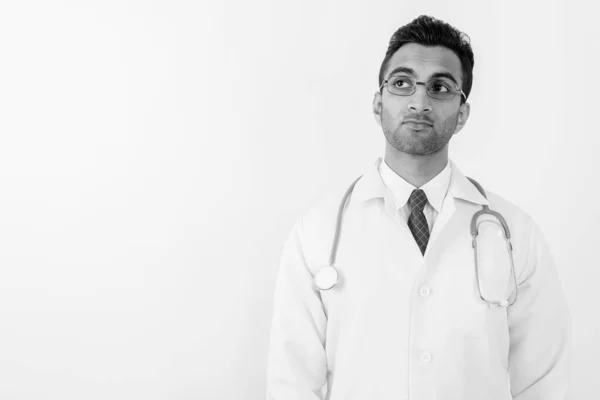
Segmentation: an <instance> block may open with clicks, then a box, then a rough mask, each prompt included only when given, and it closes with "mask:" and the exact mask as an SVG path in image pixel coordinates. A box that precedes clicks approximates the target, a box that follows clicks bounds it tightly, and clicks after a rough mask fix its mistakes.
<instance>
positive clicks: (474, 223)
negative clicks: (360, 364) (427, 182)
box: [314, 175, 517, 307]
mask: <svg viewBox="0 0 600 400" xmlns="http://www.w3.org/2000/svg"><path fill="white" fill-rule="evenodd" d="M360 178H362V175H361V176H359V177H358V178H357V179H356V180H355V181H354V182H352V184H351V185H350V186H349V187H348V189H347V190H346V193H345V194H344V197H343V199H342V201H341V203H340V206H339V209H338V215H337V221H336V225H335V234H334V236H333V243H332V246H331V252H330V253H329V264H327V265H325V266H323V267H321V269H320V270H319V271H318V272H317V274H316V275H315V277H314V282H315V285H316V286H317V287H318V288H319V289H321V290H329V289H331V288H333V287H334V286H335V285H336V284H337V283H338V281H339V275H338V271H337V269H336V268H335V267H334V265H335V260H336V256H337V249H338V245H339V241H340V234H341V230H342V223H343V220H344V212H345V210H346V203H347V202H348V199H349V198H350V195H351V194H352V191H353V190H354V186H355V185H356V183H357V182H358V181H359V179H360ZM467 179H469V180H470V181H471V183H473V185H475V187H476V188H477V190H479V192H480V193H481V194H482V195H483V197H485V198H486V199H487V195H486V193H485V190H483V187H482V186H481V185H480V184H479V183H478V182H476V181H475V180H474V179H472V178H469V177H467ZM484 215H489V216H491V217H493V219H485V221H480V219H481V217H482V216H484ZM483 222H488V223H489V222H491V223H493V224H495V225H497V226H498V227H500V228H501V229H502V232H503V233H504V235H503V236H504V241H505V243H506V249H507V252H508V258H509V260H510V267H511V275H512V281H513V288H514V296H512V295H509V296H508V299H510V298H511V297H513V300H512V301H511V302H510V303H509V301H508V299H504V300H488V299H486V298H485V297H484V296H483V294H482V293H481V285H480V280H479V263H478V259H477V236H478V234H479V226H480V225H481V224H482V223H483ZM471 236H472V238H473V240H472V245H473V251H474V253H475V276H476V278H477V279H476V280H477V290H478V291H479V297H480V298H481V300H483V301H484V302H486V303H487V304H488V305H489V306H490V307H498V306H499V307H507V306H512V305H513V304H514V303H515V302H516V301H517V278H516V275H515V265H514V261H513V255H512V250H513V248H512V244H511V242H510V230H509V228H508V224H507V223H506V220H505V219H504V217H503V216H502V215H501V214H500V213H498V212H497V211H493V210H490V208H489V207H488V206H487V205H485V204H484V205H483V206H482V208H481V210H479V211H477V212H476V213H475V214H474V215H473V218H472V219H471Z"/></svg>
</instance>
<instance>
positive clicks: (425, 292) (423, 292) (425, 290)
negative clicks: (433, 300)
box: [419, 286, 431, 297]
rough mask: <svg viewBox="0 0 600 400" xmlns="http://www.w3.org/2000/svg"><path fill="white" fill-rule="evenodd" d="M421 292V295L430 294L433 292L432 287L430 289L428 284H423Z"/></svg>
mask: <svg viewBox="0 0 600 400" xmlns="http://www.w3.org/2000/svg"><path fill="white" fill-rule="evenodd" d="M419 293H421V296H423V297H427V296H429V294H431V289H429V288H428V287H427V286H423V287H422V288H421V290H419Z"/></svg>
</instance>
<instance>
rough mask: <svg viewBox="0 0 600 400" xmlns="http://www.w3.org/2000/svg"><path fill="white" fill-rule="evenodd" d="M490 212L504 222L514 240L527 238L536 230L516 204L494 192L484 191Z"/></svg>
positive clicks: (526, 214) (531, 220)
mask: <svg viewBox="0 0 600 400" xmlns="http://www.w3.org/2000/svg"><path fill="white" fill-rule="evenodd" d="M486 195H487V198H488V201H489V203H490V204H489V207H490V210H492V211H495V212H498V213H499V214H500V215H502V217H503V218H504V219H505V220H506V223H507V224H508V227H509V229H510V232H511V235H512V236H513V237H515V238H516V239H519V238H522V237H524V236H528V235H530V234H531V233H532V230H534V229H535V228H536V225H535V222H534V221H533V219H532V218H531V216H530V214H529V213H528V212H527V211H526V210H524V209H522V208H521V207H520V206H518V205H517V204H515V203H513V202H512V201H510V200H508V199H506V198H505V197H504V196H501V195H499V194H497V193H495V192H491V191H486Z"/></svg>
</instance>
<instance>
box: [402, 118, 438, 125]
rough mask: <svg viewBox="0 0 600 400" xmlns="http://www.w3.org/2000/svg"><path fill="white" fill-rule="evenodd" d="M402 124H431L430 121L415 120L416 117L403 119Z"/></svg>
mask: <svg viewBox="0 0 600 400" xmlns="http://www.w3.org/2000/svg"><path fill="white" fill-rule="evenodd" d="M403 123H404V124H410V125H415V126H416V125H420V126H432V124H431V123H430V122H427V121H425V120H417V119H405V120H404V121H403Z"/></svg>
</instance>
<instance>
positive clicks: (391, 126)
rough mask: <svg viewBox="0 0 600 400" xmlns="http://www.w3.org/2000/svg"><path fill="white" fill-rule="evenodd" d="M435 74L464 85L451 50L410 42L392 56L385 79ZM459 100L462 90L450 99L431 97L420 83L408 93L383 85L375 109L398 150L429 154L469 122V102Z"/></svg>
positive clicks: (420, 79) (418, 78) (424, 77)
mask: <svg viewBox="0 0 600 400" xmlns="http://www.w3.org/2000/svg"><path fill="white" fill-rule="evenodd" d="M435 74H449V75H448V77H450V76H451V77H453V79H454V80H455V81H456V83H457V84H458V87H459V88H461V87H462V81H463V80H462V75H461V64H460V60H459V58H458V56H457V55H456V54H455V53H454V52H453V51H452V50H449V49H447V48H445V47H442V46H435V47H425V46H422V45H419V44H416V43H408V44H405V45H404V46H402V47H401V48H400V49H398V50H397V51H396V53H394V55H393V56H392V58H391V59H390V62H389V65H388V68H387V71H386V73H385V75H384V76H385V79H384V80H386V79H389V78H390V77H392V76H395V75H405V76H407V75H408V76H412V77H413V78H414V79H416V81H418V82H427V81H429V80H430V79H431V78H432V77H434V76H435ZM460 102H461V94H457V95H456V96H455V97H454V98H452V99H450V100H438V99H434V98H431V97H429V95H427V92H426V90H425V86H423V85H417V89H416V91H415V93H413V94H412V95H409V96H398V95H394V94H391V93H390V92H389V91H388V90H387V88H386V87H385V86H384V87H383V90H382V92H381V93H379V92H377V93H376V94H375V99H374V100H373V113H374V115H375V119H376V120H377V123H379V124H380V125H381V127H382V129H383V133H384V135H385V137H386V139H387V141H388V143H389V144H390V145H391V146H393V147H394V148H395V149H396V150H398V151H400V152H403V153H408V154H413V155H427V154H433V153H437V152H439V151H440V150H442V149H444V148H445V147H446V145H447V144H448V142H449V141H450V138H451V137H452V135H453V134H455V133H457V132H458V131H460V129H462V127H463V126H464V124H465V123H466V121H467V119H468V117H469V104H468V103H465V104H463V105H462V106H461V104H460Z"/></svg>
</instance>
